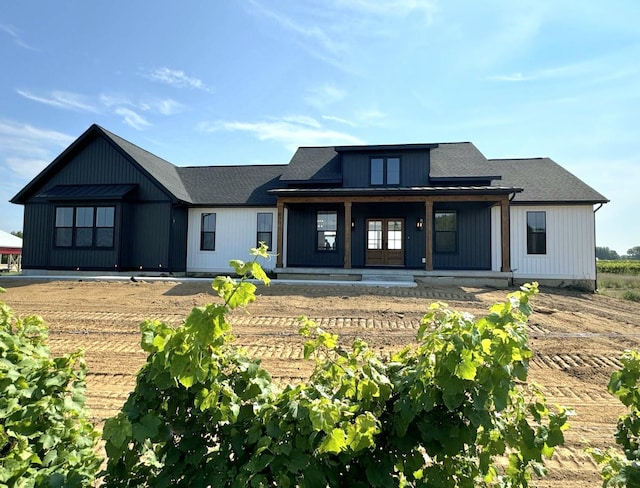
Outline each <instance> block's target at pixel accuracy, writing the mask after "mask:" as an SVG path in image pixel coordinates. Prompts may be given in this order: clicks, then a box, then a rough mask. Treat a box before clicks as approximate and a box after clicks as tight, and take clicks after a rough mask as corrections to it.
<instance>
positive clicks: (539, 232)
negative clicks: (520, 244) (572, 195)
mask: <svg viewBox="0 0 640 488" xmlns="http://www.w3.org/2000/svg"><path fill="white" fill-rule="evenodd" d="M540 217H542V222H539V221H537V222H532V221H533V220H534V219H536V220H538V219H539V218H540ZM540 224H542V225H540ZM527 254H528V255H531V256H541V255H546V254H547V212H546V211H545V210H530V211H527Z"/></svg>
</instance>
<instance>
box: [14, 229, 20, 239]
mask: <svg viewBox="0 0 640 488" xmlns="http://www.w3.org/2000/svg"><path fill="white" fill-rule="evenodd" d="M11 235H14V236H16V237H19V238H20V239H22V231H21V230H12V231H11Z"/></svg>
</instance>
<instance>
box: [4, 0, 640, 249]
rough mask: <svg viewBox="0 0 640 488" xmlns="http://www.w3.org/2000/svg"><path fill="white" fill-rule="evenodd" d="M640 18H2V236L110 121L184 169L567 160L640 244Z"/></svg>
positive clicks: (83, 11)
mask: <svg viewBox="0 0 640 488" xmlns="http://www.w3.org/2000/svg"><path fill="white" fill-rule="evenodd" d="M638 18H640V2H638V1H637V0H611V1H609V2H602V1H592V0H582V1H578V0H567V1H564V2H557V1H555V0H553V1H552V0H536V1H528V0H523V1H517V2H514V1H512V0H510V1H509V0H488V1H484V2H477V1H474V0H460V1H457V0H451V1H444V0H389V1H384V0H318V1H315V0H309V1H305V0H300V1H295V2H294V1H284V0H282V1H278V0H273V1H267V0H247V1H242V2H241V1H237V2H236V1H204V0H203V1H191V2H175V1H165V0H154V1H153V2H151V1H146V2H143V1H136V2H129V1H121V0H114V1H111V2H88V1H86V0H82V1H79V0H73V1H66V2H50V1H45V0H42V1H30V0H21V1H19V2H2V5H1V6H0V59H1V60H2V75H0V229H3V230H6V231H12V230H19V229H21V228H22V208H21V207H20V206H16V205H13V204H10V203H8V200H9V199H10V198H11V197H13V196H14V195H15V194H16V193H17V192H18V191H19V190H20V189H21V188H22V187H23V186H24V185H25V184H26V183H27V182H28V181H29V180H30V179H31V178H33V177H34V176H35V175H36V174H38V172H39V171H40V170H41V169H42V168H44V167H45V166H46V165H47V164H49V163H50V162H51V161H52V160H53V159H54V158H55V157H56V156H57V155H58V154H59V153H60V152H62V150H64V149H65V148H66V147H67V146H68V145H69V144H70V143H71V142H72V141H73V140H74V139H75V138H76V137H78V136H79V135H80V134H82V132H84V131H85V130H86V129H87V128H88V127H89V126H90V125H91V124H92V123H97V124H99V125H101V126H103V127H105V128H106V129H108V130H110V131H112V132H115V133H116V134H118V135H120V136H121V137H124V138H125V139H127V140H129V141H131V142H133V143H135V144H137V145H139V146H141V147H143V148H145V149H147V150H149V151H151V152H153V153H154V154H156V155H158V156H161V157H163V158H165V159H167V160H168V161H171V162H172V163H174V164H177V165H179V166H187V165H188V166H195V165H216V164H245V163H246V164H263V163H264V164H269V163H287V162H288V161H289V159H290V157H291V155H292V154H293V151H294V150H295V148H296V147H298V146H303V145H334V144H340V145H346V144H360V143H366V144H393V143H418V142H424V143H430V142H458V141H471V142H473V143H474V144H475V145H476V146H477V147H478V148H479V149H480V151H482V152H483V154H484V155H485V156H487V157H488V158H502V157H538V156H540V157H542V156H547V157H551V158H552V159H554V160H555V161H556V162H558V163H560V164H561V165H563V166H564V167H566V168H567V169H568V170H569V171H571V172H573V173H574V174H576V175H577V176H578V177H579V178H581V179H582V180H584V181H585V182H586V183H588V184H589V185H591V186H593V187H594V188H595V189H596V190H598V191H599V192H600V193H602V194H604V195H605V196H606V197H607V198H609V199H610V200H611V203H609V204H607V205H605V206H604V207H603V208H602V209H600V210H599V211H598V213H597V219H596V222H597V224H596V225H597V245H599V246H607V247H610V248H612V249H615V250H616V251H618V253H620V254H623V253H625V252H626V251H627V249H629V248H630V247H633V246H636V245H640V225H639V224H640V219H639V218H638V209H639V208H640V190H639V189H638V185H639V184H640V151H639V150H638V143H639V142H640V130H639V129H640V28H639V27H638Z"/></svg>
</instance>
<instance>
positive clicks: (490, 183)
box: [11, 125, 608, 206]
mask: <svg viewBox="0 0 640 488" xmlns="http://www.w3.org/2000/svg"><path fill="white" fill-rule="evenodd" d="M96 134H102V136H104V137H106V138H108V139H109V140H110V141H111V142H112V143H113V144H114V145H115V146H117V147H118V148H120V150H121V151H123V153H124V154H126V155H128V157H130V158H131V160H133V161H134V162H135V163H137V164H138V165H139V166H140V167H141V168H142V169H143V171H145V172H147V173H148V174H149V175H150V177H152V178H154V179H155V180H156V181H157V182H158V183H159V184H160V185H161V186H162V187H164V188H165V190H166V191H167V192H169V193H170V194H171V195H173V196H174V197H175V198H176V199H178V200H181V201H184V202H186V203H187V204H192V205H256V206H258V205H274V204H275V202H276V197H275V192H269V190H273V189H276V188H278V187H280V188H282V187H283V186H286V184H291V183H311V184H314V183H318V184H320V185H319V186H323V185H322V184H326V183H340V182H341V180H342V167H341V160H340V156H339V152H340V151H358V150H359V149H362V150H366V149H367V148H372V147H376V148H377V147H385V148H396V149H398V150H411V149H415V148H422V149H424V148H428V149H429V150H430V151H431V153H430V165H431V166H430V175H429V176H430V177H431V178H432V179H433V180H432V183H437V184H434V187H450V188H453V187H456V186H457V185H456V183H455V182H456V181H458V180H460V181H459V183H460V184H462V185H463V186H459V187H458V188H464V185H467V187H469V185H471V186H485V187H487V188H493V189H504V188H518V189H519V188H522V189H523V190H524V191H522V193H518V194H517V195H516V196H515V199H514V201H515V202H520V203H543V202H553V203H605V202H608V200H607V199H606V198H605V197H604V196H603V195H601V194H600V193H598V192H597V191H595V190H594V189H593V188H591V187H590V186H589V185H587V184H586V183H584V182H583V181H581V180H580V179H579V178H577V177H576V176H574V175H573V174H571V173H570V172H569V171H567V170H565V169H564V168H562V167H561V166H560V165H558V164H557V163H555V162H554V161H552V160H551V159H549V158H533V159H490V160H487V159H486V158H485V157H484V155H483V154H482V153H481V152H480V151H479V150H478V149H477V148H476V147H475V146H474V145H473V144H472V143H470V142H456V143H441V144H427V145H424V144H422V145H406V144H405V145H393V146H362V147H361V148H359V147H358V146H348V147H332V146H330V147H301V148H299V149H298V150H297V151H296V153H295V154H294V155H293V157H292V158H291V161H290V163H289V164H288V165H260V166H255V165H254V166H206V167H205V166H197V167H177V166H175V165H173V164H171V163H169V162H168V161H165V160H164V159H162V158H160V157H158V156H155V155H154V154H152V153H150V152H148V151H145V150H144V149H142V148H140V147H138V146H136V145H135V144H132V143H130V142H129V141H126V140H125V139H122V138H121V137H119V136H117V135H115V134H113V133H111V132H109V131H107V130H106V129H103V128H102V127H100V126H97V125H92V126H91V127H90V128H89V129H88V130H87V131H86V132H85V133H84V134H83V135H82V136H80V137H79V138H78V139H77V140H76V141H75V142H74V143H73V144H72V145H71V146H69V148H67V149H66V150H65V151H64V152H63V153H62V154H61V155H60V156H58V158H56V159H55V160H54V161H53V162H52V163H51V164H50V165H49V166H47V168H45V169H44V170H43V171H42V172H41V173H40V175H38V176H37V177H36V178H34V179H33V180H32V181H31V182H30V183H29V184H28V185H27V186H26V187H25V188H23V189H22V190H21V191H20V192H19V193H18V194H17V195H16V196H15V197H14V198H13V199H12V200H11V201H12V202H14V203H24V201H25V199H26V197H27V195H28V194H30V193H32V192H33V191H36V190H37V188H38V186H39V184H40V181H41V180H43V179H44V178H45V177H46V175H47V174H49V173H50V172H52V171H55V168H56V166H57V164H58V163H59V162H60V161H62V160H64V159H65V158H67V157H69V155H71V154H73V151H74V148H75V147H77V146H78V145H79V144H80V143H81V142H82V141H84V140H87V138H89V137H94V136H95V135H96ZM467 178H468V179H469V180H470V181H466V182H463V181H461V180H464V179H467ZM447 179H451V180H452V181H451V182H447V181H446V180H447ZM474 180H475V181H474ZM479 180H485V181H479ZM497 181H499V183H498V184H499V185H500V186H494V185H495V184H496V182H497ZM345 191H349V190H345ZM351 191H352V190H351ZM425 191H426V190H425ZM283 194H286V193H283Z"/></svg>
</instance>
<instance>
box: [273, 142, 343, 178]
mask: <svg viewBox="0 0 640 488" xmlns="http://www.w3.org/2000/svg"><path fill="white" fill-rule="evenodd" d="M280 179H281V180H282V181H289V182H293V181H310V180H313V181H318V180H325V181H335V182H340V181H342V166H341V164H340V158H339V157H338V153H337V152H336V150H335V148H334V147H332V146H331V147H299V148H298V150H297V151H296V152H295V154H294V155H293V157H292V158H291V161H290V162H289V165H288V166H287V167H286V169H285V171H284V172H283V173H282V177H281V178H280Z"/></svg>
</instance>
